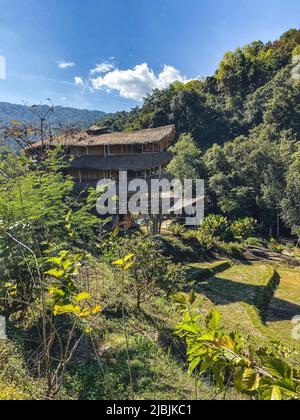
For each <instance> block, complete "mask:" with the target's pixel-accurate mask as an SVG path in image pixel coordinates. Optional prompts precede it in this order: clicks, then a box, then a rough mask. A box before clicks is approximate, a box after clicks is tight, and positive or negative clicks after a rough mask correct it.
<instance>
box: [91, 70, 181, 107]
mask: <svg viewBox="0 0 300 420" xmlns="http://www.w3.org/2000/svg"><path fill="white" fill-rule="evenodd" d="M175 81H181V82H186V81H187V79H186V78H185V77H184V76H182V75H181V73H180V71H179V70H177V69H175V68H174V67H172V66H167V65H164V68H163V71H162V72H161V73H160V74H158V75H157V76H156V75H155V74H154V71H153V70H152V69H151V68H149V66H148V64H147V63H143V64H139V65H137V66H135V67H134V68H133V69H129V70H119V69H115V70H112V71H109V72H108V73H107V74H105V76H99V77H96V78H92V79H91V83H92V86H93V88H94V89H95V90H100V89H107V90H116V91H118V92H119V94H120V96H122V97H123V98H126V99H132V100H135V101H141V100H142V99H143V98H144V97H145V96H146V95H147V94H148V93H151V92H152V91H153V90H154V89H165V88H167V87H169V86H170V84H171V83H173V82H175Z"/></svg>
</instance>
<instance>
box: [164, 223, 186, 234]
mask: <svg viewBox="0 0 300 420" xmlns="http://www.w3.org/2000/svg"><path fill="white" fill-rule="evenodd" d="M168 230H169V232H171V233H172V234H173V235H175V236H183V235H184V233H186V228H185V227H184V226H183V225H181V224H180V223H174V224H172V225H171V226H170V227H169V228H168Z"/></svg>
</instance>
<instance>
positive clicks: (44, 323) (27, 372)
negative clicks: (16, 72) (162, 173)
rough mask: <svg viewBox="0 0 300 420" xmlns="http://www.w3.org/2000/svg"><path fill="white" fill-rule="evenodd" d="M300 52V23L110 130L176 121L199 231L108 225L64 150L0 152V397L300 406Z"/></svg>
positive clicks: (177, 154)
mask: <svg viewBox="0 0 300 420" xmlns="http://www.w3.org/2000/svg"><path fill="white" fill-rule="evenodd" d="M299 55H300V31H297V30H291V31H289V32H287V33H286V34H284V35H283V36H282V37H281V39H280V40H279V41H276V42H270V43H268V44H263V43H261V42H255V43H253V44H251V45H248V46H245V47H244V48H239V49H237V50H236V51H235V52H232V53H227V54H226V55H225V57H224V60H223V61H222V63H221V64H220V67H219V69H218V70H217V72H216V74H215V75H214V76H212V77H209V78H207V79H206V80H203V81H193V82H189V83H187V84H180V83H176V84H174V85H172V86H171V87H170V88H169V89H167V90H164V91H155V92H154V93H153V95H150V96H149V97H147V98H146V100H145V104H144V105H143V107H141V108H138V109H135V110H133V111H132V112H130V113H121V114H119V115H117V116H115V117H114V118H111V117H110V118H108V119H106V120H105V121H104V124H105V125H108V126H110V127H111V128H112V129H118V130H121V129H125V130H133V129H136V128H143V127H149V126H150V127H151V126H158V125H163V124H169V123H175V124H176V127H177V130H178V138H177V141H176V143H175V144H174V145H173V147H172V150H173V152H174V159H173V160H172V162H171V163H170V166H169V172H170V173H171V175H173V176H176V177H179V178H181V179H182V178H186V177H188V178H197V177H204V178H205V180H206V183H207V194H206V195H207V198H206V210H207V215H206V217H205V219H204V221H203V223H202V224H201V226H198V227H197V228H196V227H195V228H194V229H191V228H187V227H185V226H183V225H181V224H178V223H173V224H171V225H170V224H168V225H167V226H165V227H163V228H162V231H161V232H160V234H156V232H155V234H154V229H151V224H150V225H149V226H148V227H147V228H148V231H147V229H146V227H144V226H141V227H140V228H138V227H134V228H133V229H131V230H129V231H128V232H120V231H119V230H118V229H116V230H114V231H112V230H111V229H110V228H109V226H111V225H110V223H108V222H110V220H109V219H107V220H105V219H103V218H99V217H98V215H97V214H96V212H95V206H96V202H97V200H98V198H99V196H100V195H101V191H95V190H94V189H87V190H85V191H84V192H82V193H80V194H78V192H77V193H76V188H75V180H74V179H72V178H71V177H70V176H68V175H67V171H66V165H67V164H68V162H66V158H65V156H64V155H63V154H62V150H61V149H60V148H58V149H56V150H47V151H45V153H43V154H41V155H40V156H38V158H36V157H35V158H32V157H30V156H28V155H26V154H24V153H19V154H15V153H13V152H12V151H11V150H9V149H7V148H2V149H1V150H0V263H1V267H2V272H1V278H0V314H1V315H2V316H4V317H5V319H6V321H7V331H6V332H7V337H6V338H4V339H0V399H1V400H22V399H23V400H24V399H25V400H27V399H32V400H39V399H41V400H58V399H63V400H76V399H79V400H107V399H113V400H138V399H147V400H151V399H154V400H172V399H174V400H177V399H178V400H179V399H187V400H188V399H252V400H281V399H285V400H299V399H300V365H299V360H300V357H299V351H300V346H299V343H300V341H299V340H298V335H297V331H298V324H299V323H298V318H296V317H297V316H299V315H300V301H299V283H300V269H299V266H300V253H299V248H298V246H299V239H300V207H299V202H300V148H299V147H300V146H299V144H300V143H299V140H300V137H299V136H300V131H299V121H300V120H299V80H298V75H297V73H296V72H295V66H296V63H297V62H298V59H299V58H298V56H299ZM11 117H12V116H11ZM25 122H26V118H25ZM10 123H11V118H10ZM45 126H46V127H47V125H45ZM1 128H2V130H1V133H2V131H3V132H4V133H5V127H1ZM10 129H11V130H10V132H11V133H12V135H13V134H14V133H15V136H16V137H17V138H18V140H19V142H20V141H21V139H20V126H19V125H18V123H16V124H15V125H14V124H11V125H10ZM25 131H26V133H27V128H26V127H25ZM283 236H285V238H284V239H283ZM297 239H298V241H297Z"/></svg>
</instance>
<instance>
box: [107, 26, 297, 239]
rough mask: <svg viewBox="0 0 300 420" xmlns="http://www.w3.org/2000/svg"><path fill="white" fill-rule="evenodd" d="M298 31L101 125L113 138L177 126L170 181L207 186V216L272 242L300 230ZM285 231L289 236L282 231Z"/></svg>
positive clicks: (247, 50)
mask: <svg viewBox="0 0 300 420" xmlns="http://www.w3.org/2000/svg"><path fill="white" fill-rule="evenodd" d="M299 64H300V30H296V29H291V30H290V31H288V32H286V33H285V34H283V35H282V37H281V38H280V39H279V40H278V41H274V42H269V43H267V44H264V43H262V42H260V41H256V42H253V43H252V44H249V45H246V46H244V47H243V48H237V49H236V50H235V51H233V52H228V53H226V54H225V55H224V58H223V60H222V62H221V63H220V66H219V68H218V69H217V71H216V73H215V75H213V76H212V77H208V78H206V79H205V80H195V81H191V82H189V83H186V84H182V83H178V82H176V83H175V84H173V85H172V86H170V88H169V89H166V90H163V91H159V90H157V91H155V92H154V93H153V94H152V95H149V96H148V97H147V98H146V99H145V103H144V105H143V106H142V107H141V108H136V109H133V110H132V111H131V112H129V113H125V112H124V113H119V114H117V115H116V116H115V117H113V118H107V119H104V120H103V123H104V124H105V125H109V126H111V127H112V128H113V129H114V130H135V129H139V128H145V127H157V126H160V125H164V124H175V125H176V127H177V134H178V138H179V136H180V134H183V133H186V134H187V135H188V137H184V138H181V140H180V142H178V143H177V145H176V146H175V148H174V149H173V151H174V153H175V155H176V157H175V160H174V161H173V162H172V164H171V166H170V170H171V172H172V174H173V175H174V176H184V175H185V176H186V175H190V176H192V177H195V176H198V177H202V178H204V179H205V180H206V189H207V204H206V211H207V212H209V213H210V212H214V213H222V214H224V215H226V216H228V217H229V218H231V219H234V218H239V217H241V216H251V217H253V218H255V219H256V220H258V221H259V223H262V228H263V231H264V232H265V233H268V234H270V235H271V236H279V234H280V233H281V234H286V233H289V232H290V231H289V229H292V231H293V232H294V233H299V232H300V229H299V226H300V208H299V202H300V200H299V197H300V175H299V167H300V149H299V147H300V146H299V141H298V140H300V69H299ZM286 229H288V230H286Z"/></svg>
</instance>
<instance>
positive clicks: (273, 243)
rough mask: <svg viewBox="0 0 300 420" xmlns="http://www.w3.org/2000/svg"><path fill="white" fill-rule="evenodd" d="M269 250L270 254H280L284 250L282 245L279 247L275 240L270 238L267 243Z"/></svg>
mask: <svg viewBox="0 0 300 420" xmlns="http://www.w3.org/2000/svg"><path fill="white" fill-rule="evenodd" d="M269 250H270V251H272V252H276V253H277V254H282V253H283V251H284V250H285V247H284V246H283V245H280V244H279V243H278V242H277V241H276V239H274V238H271V240H270V243H269Z"/></svg>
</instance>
